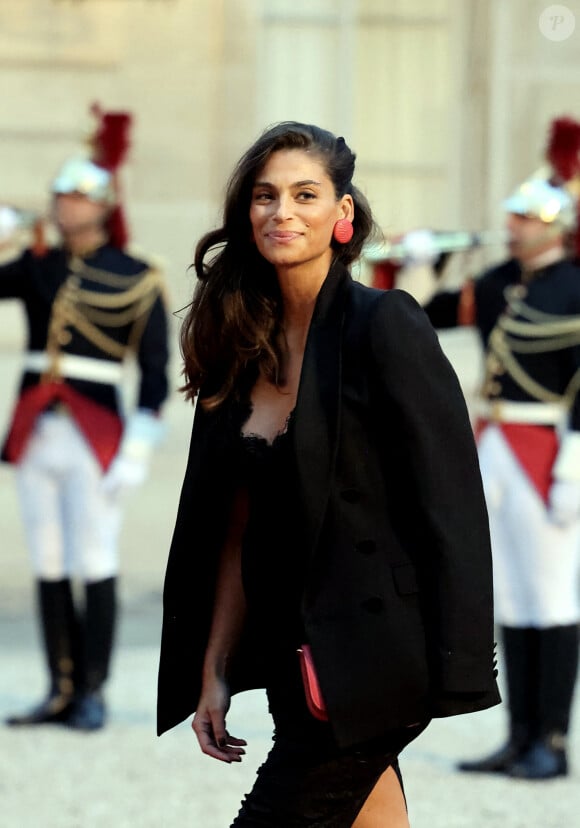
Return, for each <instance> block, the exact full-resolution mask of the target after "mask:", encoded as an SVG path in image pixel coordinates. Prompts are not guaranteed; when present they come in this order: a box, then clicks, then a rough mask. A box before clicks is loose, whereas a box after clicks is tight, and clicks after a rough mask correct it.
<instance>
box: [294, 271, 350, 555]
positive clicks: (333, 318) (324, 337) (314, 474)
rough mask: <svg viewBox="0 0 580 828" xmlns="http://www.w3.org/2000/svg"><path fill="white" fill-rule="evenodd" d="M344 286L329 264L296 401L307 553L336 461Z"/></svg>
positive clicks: (344, 277) (346, 278)
mask: <svg viewBox="0 0 580 828" xmlns="http://www.w3.org/2000/svg"><path fill="white" fill-rule="evenodd" d="M350 284H351V277H350V274H349V272H348V271H347V269H346V268H345V267H344V266H343V265H341V264H339V263H335V264H334V265H333V266H332V267H331V269H330V271H329V273H328V276H327V277H326V280H325V282H324V284H323V285H322V288H321V290H320V293H319V295H318V299H317V301H316V306H315V309H314V313H313V316H312V322H311V324H310V329H309V332H308V338H307V341H306V349H305V352H304V361H303V363H302V373H301V376H300V386H299V389H298V399H297V402H296V419H295V429H294V443H295V455H296V464H297V471H298V484H299V490H300V492H301V493H302V498H303V508H304V513H305V516H306V537H305V541H306V543H307V547H308V549H309V550H310V551H312V550H314V548H315V546H316V543H317V540H318V536H319V533H320V529H321V525H322V519H323V516H324V511H325V508H326V503H327V499H328V494H329V489H330V479H331V476H332V472H333V469H334V462H335V458H336V445H337V436H338V429H339V419H340V394H341V374H342V371H341V368H342V366H341V354H342V330H343V322H344V313H345V306H346V300H347V297H348V292H349V288H350Z"/></svg>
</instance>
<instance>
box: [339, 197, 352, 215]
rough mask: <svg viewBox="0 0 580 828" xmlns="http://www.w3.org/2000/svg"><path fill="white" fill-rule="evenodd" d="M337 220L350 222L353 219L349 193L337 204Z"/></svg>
mask: <svg viewBox="0 0 580 828" xmlns="http://www.w3.org/2000/svg"><path fill="white" fill-rule="evenodd" d="M339 218H341V219H348V221H350V222H352V220H353V219H354V201H353V200H352V196H351V195H350V194H349V193H346V195H343V197H342V198H341V199H340V202H339Z"/></svg>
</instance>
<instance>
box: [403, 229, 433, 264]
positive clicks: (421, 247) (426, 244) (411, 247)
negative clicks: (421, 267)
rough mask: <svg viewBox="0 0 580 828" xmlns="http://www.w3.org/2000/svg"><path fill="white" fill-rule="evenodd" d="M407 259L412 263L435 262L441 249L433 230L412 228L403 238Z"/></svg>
mask: <svg viewBox="0 0 580 828" xmlns="http://www.w3.org/2000/svg"><path fill="white" fill-rule="evenodd" d="M401 244H402V247H403V249H404V251H405V259H406V260H407V261H409V262H411V264H433V262H435V261H437V258H438V257H439V254H440V252H441V251H440V250H439V249H438V247H437V244H436V242H435V234H434V233H433V232H432V231H431V230H411V231H410V232H409V233H405V235H404V236H403V238H402V240H401Z"/></svg>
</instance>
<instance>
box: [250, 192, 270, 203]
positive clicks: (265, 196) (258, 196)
mask: <svg viewBox="0 0 580 828" xmlns="http://www.w3.org/2000/svg"><path fill="white" fill-rule="evenodd" d="M272 198H273V196H272V193H268V192H263V193H255V194H254V201H270V200H271V199H272Z"/></svg>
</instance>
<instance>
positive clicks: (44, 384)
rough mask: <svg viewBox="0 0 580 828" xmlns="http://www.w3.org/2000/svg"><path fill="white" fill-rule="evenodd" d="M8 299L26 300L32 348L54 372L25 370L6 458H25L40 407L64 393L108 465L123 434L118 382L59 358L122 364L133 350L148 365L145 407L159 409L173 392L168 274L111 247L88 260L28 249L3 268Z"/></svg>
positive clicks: (2, 288) (1, 281) (0, 278)
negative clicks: (76, 370) (77, 373)
mask: <svg viewBox="0 0 580 828" xmlns="http://www.w3.org/2000/svg"><path fill="white" fill-rule="evenodd" d="M0 298H18V299H20V300H22V302H23V305H24V309H25V313H26V320H27V323H28V334H27V349H28V351H30V352H36V353H38V352H41V353H46V354H48V355H49V357H50V367H49V369H48V370H47V371H42V372H40V371H30V370H25V371H24V374H23V376H22V380H21V384H20V394H19V401H18V404H17V406H16V410H15V413H14V417H13V421H12V423H11V426H10V430H9V435H8V440H7V443H6V446H5V449H4V454H3V459H6V460H11V461H14V460H17V459H18V456H19V453H20V452H21V451H22V450H23V447H24V445H25V443H26V439H27V437H28V436H29V433H30V430H31V427H32V426H33V424H34V419H35V415H37V414H38V413H40V410H38V411H37V410H36V409H37V408H38V409H41V408H42V407H43V406H45V405H46V404H47V403H50V402H51V401H52V400H54V399H63V400H64V401H65V402H67V403H69V404H70V405H71V406H72V410H73V413H74V414H76V415H78V417H79V418H80V419H81V421H82V422H81V426H82V427H84V428H83V430H85V431H88V432H90V433H89V434H87V436H88V437H89V439H90V440H92V442H93V448H95V449H96V451H97V453H99V451H100V452H101V454H103V453H104V454H106V461H104V463H103V464H104V465H107V464H108V463H109V462H110V460H111V459H112V456H113V455H114V453H115V448H116V446H118V442H119V440H120V435H121V427H120V412H119V399H118V393H117V388H116V387H115V385H114V384H111V383H108V382H95V381H94V380H93V379H84V378H82V377H75V378H70V377H67V376H63V375H62V374H61V373H60V370H59V361H60V360H61V358H62V357H64V356H67V355H73V356H75V357H88V358H90V359H96V360H100V361H108V362H111V363H121V362H122V360H123V359H124V358H125V356H127V355H128V353H129V351H131V350H132V351H134V352H135V355H136V358H137V361H138V365H139V369H140V386H139V391H138V400H137V405H138V407H140V408H147V409H151V410H154V411H156V410H158V409H159V408H160V406H161V404H162V402H163V401H164V399H165V398H166V396H167V377H166V367H167V359H168V348H167V316H166V311H165V303H164V299H163V288H162V283H161V277H160V274H159V273H158V272H157V271H155V270H152V269H150V268H149V266H148V265H147V264H146V263H145V262H143V261H140V260H138V259H135V258H133V257H132V256H129V255H128V254H127V253H124V252H123V251H121V250H119V249H118V248H115V247H111V246H108V245H105V246H103V247H101V248H99V249H97V250H96V251H94V252H93V253H92V254H91V255H88V256H86V257H85V258H84V259H81V258H76V257H71V256H70V254H68V253H67V252H66V251H65V250H63V249H60V248H54V249H51V250H49V251H48V252H47V254H46V255H44V256H36V255H34V254H33V253H32V251H30V250H27V251H25V252H24V254H23V255H22V256H21V257H20V258H18V259H16V260H15V261H13V262H10V263H8V264H6V265H2V266H1V267H0ZM41 391H42V393H41ZM99 430H100V431H101V435H100V437H99V434H98V432H99ZM107 434H109V437H110V439H109V438H108V437H107ZM99 439H100V444H99ZM105 443H106V446H105ZM7 446H9V451H8V452H7V448H6V447H7ZM101 459H103V458H102V457H101Z"/></svg>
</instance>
